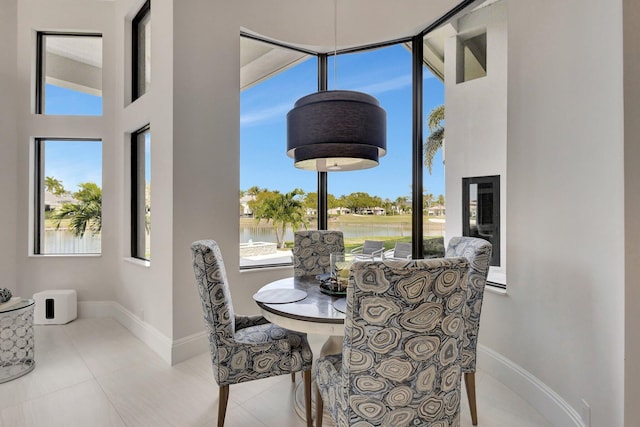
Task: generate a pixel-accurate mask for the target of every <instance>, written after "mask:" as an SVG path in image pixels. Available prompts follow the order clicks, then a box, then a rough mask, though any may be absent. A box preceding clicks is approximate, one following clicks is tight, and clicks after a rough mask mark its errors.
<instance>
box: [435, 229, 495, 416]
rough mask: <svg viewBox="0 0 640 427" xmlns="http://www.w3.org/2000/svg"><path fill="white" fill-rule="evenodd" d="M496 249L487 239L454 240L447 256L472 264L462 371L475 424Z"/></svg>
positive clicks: (468, 288) (465, 318)
mask: <svg viewBox="0 0 640 427" xmlns="http://www.w3.org/2000/svg"><path fill="white" fill-rule="evenodd" d="M491 252H492V246H491V243H489V242H488V241H486V240H484V239H479V238H476V237H452V238H451V240H449V245H448V246H447V252H446V256H447V257H460V256H462V257H465V258H466V259H467V260H468V261H469V265H470V269H469V279H468V282H467V307H468V310H465V311H464V313H465V316H464V333H465V339H464V346H463V348H462V359H461V361H460V364H461V365H462V372H463V373H464V383H465V388H466V390H467V399H468V400H469V410H470V411H471V423H472V424H473V425H474V426H475V425H478V410H477V406H476V347H477V345H478V331H479V329H480V312H481V310H482V297H483V295H484V287H485V285H486V283H487V274H488V273H489V263H490V261H491Z"/></svg>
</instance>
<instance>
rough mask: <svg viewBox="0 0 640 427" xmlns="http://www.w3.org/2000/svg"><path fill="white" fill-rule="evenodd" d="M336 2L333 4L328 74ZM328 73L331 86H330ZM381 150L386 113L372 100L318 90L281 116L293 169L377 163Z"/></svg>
mask: <svg viewBox="0 0 640 427" xmlns="http://www.w3.org/2000/svg"><path fill="white" fill-rule="evenodd" d="M337 28H338V1H337V0H335V3H334V74H335V68H336V63H337V58H338V55H337V45H338V37H337V31H338V30H337ZM335 81H336V79H335V76H334V84H335ZM386 153H387V113H386V112H385V111H384V109H382V108H381V107H380V103H379V102H378V100H377V99H376V98H374V97H373V96H371V95H367V94H365V93H362V92H355V91H350V90H330V91H327V90H324V91H320V92H316V93H312V94H311V95H307V96H304V97H302V98H300V99H299V100H298V101H296V103H295V105H294V106H293V109H292V110H291V111H289V113H288V114H287V155H288V156H289V157H292V158H293V159H294V161H295V163H294V165H295V167H297V168H299V169H306V170H312V171H318V172H329V171H332V172H337V171H352V170H358V169H368V168H372V167H375V166H377V165H378V159H379V157H382V156H384V155H385V154H386Z"/></svg>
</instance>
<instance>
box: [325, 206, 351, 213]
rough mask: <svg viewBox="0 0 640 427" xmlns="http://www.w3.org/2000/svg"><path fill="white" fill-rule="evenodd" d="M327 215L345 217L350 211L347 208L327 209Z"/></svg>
mask: <svg viewBox="0 0 640 427" xmlns="http://www.w3.org/2000/svg"><path fill="white" fill-rule="evenodd" d="M327 212H329V215H347V214H350V213H351V209H348V208H333V209H328V210H327Z"/></svg>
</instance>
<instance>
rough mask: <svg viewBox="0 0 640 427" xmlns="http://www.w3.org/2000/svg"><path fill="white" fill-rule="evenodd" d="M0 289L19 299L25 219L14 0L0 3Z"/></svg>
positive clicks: (5, 0)
mask: <svg viewBox="0 0 640 427" xmlns="http://www.w3.org/2000/svg"><path fill="white" fill-rule="evenodd" d="M0 10H1V11H2V13H0V52H2V61H0V94H2V95H1V96H0V147H1V153H2V154H1V155H0V200H2V208H1V209H0V224H3V225H2V226H1V227H0V242H2V244H1V245H0V272H2V273H1V276H0V288H9V289H10V290H11V292H12V293H13V294H14V295H16V296H18V295H21V293H20V292H21V289H19V288H18V286H17V282H16V281H17V276H18V275H17V271H16V258H17V257H16V227H15V224H16V220H17V217H18V215H24V212H25V209H26V208H25V207H23V208H22V209H19V207H18V205H17V203H16V200H17V197H18V196H17V194H18V193H17V184H16V175H17V167H18V164H17V158H18V156H17V147H18V131H17V127H16V123H17V119H18V115H17V111H16V108H15V99H16V90H15V88H16V81H17V75H16V58H17V46H16V43H15V34H16V24H17V20H16V17H17V0H0Z"/></svg>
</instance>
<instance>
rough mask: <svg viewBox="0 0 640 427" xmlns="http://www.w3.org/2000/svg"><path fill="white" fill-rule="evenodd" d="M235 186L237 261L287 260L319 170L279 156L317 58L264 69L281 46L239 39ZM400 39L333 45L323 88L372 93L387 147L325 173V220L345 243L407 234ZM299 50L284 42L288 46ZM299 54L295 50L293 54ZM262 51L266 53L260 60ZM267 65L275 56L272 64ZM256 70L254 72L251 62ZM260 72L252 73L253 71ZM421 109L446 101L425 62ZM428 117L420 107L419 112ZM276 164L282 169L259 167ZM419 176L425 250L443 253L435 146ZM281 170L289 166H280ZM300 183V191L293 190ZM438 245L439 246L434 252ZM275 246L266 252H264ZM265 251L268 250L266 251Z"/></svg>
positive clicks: (408, 121) (407, 56)
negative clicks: (362, 46)
mask: <svg viewBox="0 0 640 427" xmlns="http://www.w3.org/2000/svg"><path fill="white" fill-rule="evenodd" d="M241 43H242V44H241V47H242V49H241V52H242V55H241V64H242V68H241V79H240V80H241V90H242V93H241V122H240V123H241V175H240V182H241V189H240V230H241V231H240V264H241V266H242V267H253V266H262V265H274V264H278V263H289V262H290V256H289V255H288V254H287V252H286V251H285V250H286V249H288V248H289V247H290V246H291V245H292V241H293V231H294V230H295V229H296V228H302V227H307V228H315V227H316V226H317V214H318V212H317V200H318V194H317V191H318V174H316V173H311V172H309V171H301V170H297V169H295V168H294V167H293V161H292V160H291V159H289V158H288V157H286V156H285V155H284V154H285V151H286V150H285V141H286V128H285V126H286V114H287V112H288V111H289V110H290V109H291V108H292V106H293V104H294V102H295V101H296V100H297V99H299V98H300V97H302V96H304V95H307V94H310V93H313V92H316V91H317V90H318V83H317V82H318V77H317V76H318V74H317V64H316V63H315V61H306V62H302V63H296V64H297V65H295V66H291V64H293V63H294V60H291V62H290V63H289V64H288V66H284V67H282V68H284V69H285V71H282V70H281V69H280V68H274V69H273V70H272V72H271V73H264V68H261V67H264V66H265V65H266V64H274V63H277V61H275V58H274V56H275V55H285V54H287V53H286V51H287V49H285V48H283V47H281V46H274V45H271V44H268V43H265V42H261V41H257V40H254V39H247V38H242V39H241ZM407 47H408V45H406V44H403V43H398V44H395V45H391V46H387V47H382V48H377V49H369V50H363V51H358V52H352V53H344V54H338V56H337V60H335V58H334V57H333V55H330V57H329V60H328V65H327V71H328V72H327V83H328V84H327V87H328V89H329V90H334V89H341V90H355V91H360V92H365V93H368V94H370V95H373V96H374V97H376V98H377V99H378V101H379V102H380V105H381V106H382V108H384V109H385V111H386V113H387V155H386V156H384V157H381V159H380V164H379V166H378V167H376V168H373V169H367V170H361V171H351V172H342V173H340V172H330V173H327V174H326V176H327V191H328V198H327V204H328V228H329V229H338V230H341V231H343V232H344V235H345V245H346V248H347V250H350V249H352V248H355V247H357V246H360V245H362V243H363V241H364V240H382V241H384V245H385V249H387V250H390V249H393V248H394V246H395V244H396V243H397V242H410V241H411V240H412V168H411V158H412V93H413V87H412V53H411V49H410V47H409V48H407ZM295 53H296V52H293V53H291V52H289V53H288V54H290V55H295ZM298 55H299V56H300V54H298ZM267 59H268V62H267V61H266V60H267ZM271 66H273V65H271ZM258 71H260V72H258ZM252 73H254V74H256V75H257V76H259V78H257V77H256V76H255V75H253V74H252ZM423 86H424V92H425V96H424V99H425V101H424V102H425V109H427V110H428V111H430V110H432V109H434V108H436V107H438V106H441V105H442V104H443V103H444V85H443V83H442V82H441V81H440V80H438V79H436V78H434V77H433V75H432V74H431V73H430V72H429V71H427V72H425V77H424V81H423ZM425 120H426V117H425ZM266 168H268V169H269V170H278V171H281V172H280V173H277V174H274V173H265V170H266ZM430 170H431V172H432V174H431V176H430V177H429V179H427V180H426V184H425V185H424V190H425V191H424V192H425V199H426V200H427V202H426V204H425V206H424V215H425V216H424V222H425V224H426V225H425V227H424V228H425V240H431V239H435V241H437V242H438V244H437V245H435V247H436V249H435V250H434V249H433V247H434V245H431V244H428V245H427V244H425V248H426V249H427V251H426V252H428V253H427V254H426V255H429V256H433V255H435V254H439V255H442V254H443V234H444V226H445V224H444V215H445V203H444V195H443V194H444V169H443V162H442V154H441V153H437V154H436V158H435V160H434V162H433V167H432V168H430ZM282 171H286V173H283V172H282ZM298 190H299V191H298ZM278 200H280V201H281V202H282V203H284V204H285V205H287V206H291V205H296V204H297V205H300V206H301V208H302V209H303V212H304V220H303V221H300V220H299V218H298V217H295V216H290V217H289V218H288V219H285V222H284V223H283V222H282V221H280V222H278V221H277V220H276V221H274V220H273V218H272V217H270V215H272V214H275V213H277V212H275V210H274V209H271V210H269V209H268V208H269V206H270V204H273V203H276V202H277V201H278ZM436 251H437V252H436ZM269 254H272V255H269ZM270 257H271V258H270Z"/></svg>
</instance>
